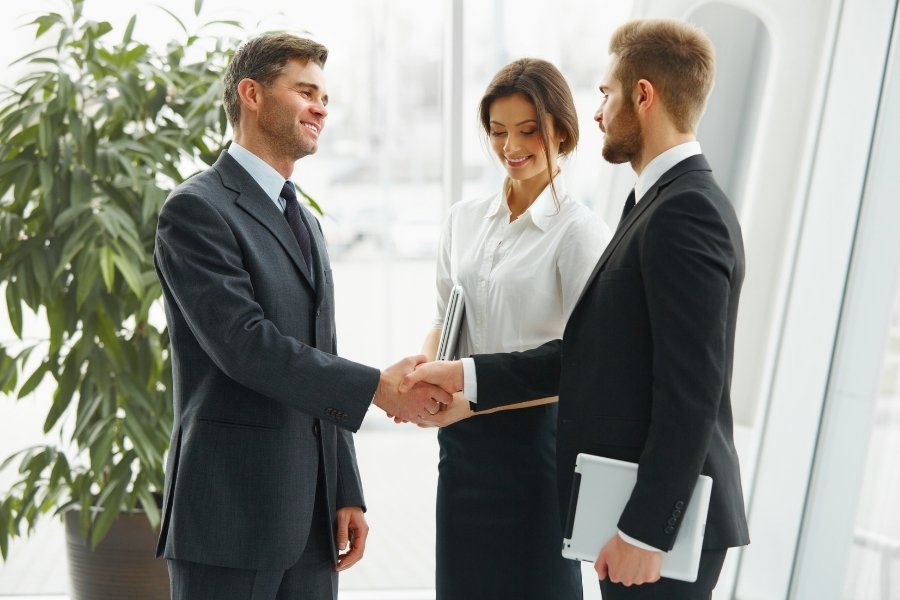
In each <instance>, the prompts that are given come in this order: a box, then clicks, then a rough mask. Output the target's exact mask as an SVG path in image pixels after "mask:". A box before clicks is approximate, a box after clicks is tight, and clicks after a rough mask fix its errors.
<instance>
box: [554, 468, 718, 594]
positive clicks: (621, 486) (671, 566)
mask: <svg viewBox="0 0 900 600" xmlns="http://www.w3.org/2000/svg"><path fill="white" fill-rule="evenodd" d="M636 481H637V464H635V463H630V462H624V461H621V460H614V459H611V458H604V457H600V456H593V455H590V454H579V455H578V458H577V459H576V460H575V479H574V481H573V483H572V500H571V502H570V504H569V516H568V519H567V520H566V531H565V533H564V536H565V538H564V539H563V548H562V554H563V556H565V557H566V558H572V559H577V560H585V561H589V562H594V561H596V560H597V556H598V555H599V554H600V550H601V549H602V548H603V546H605V545H606V543H607V542H608V541H609V540H610V539H612V536H614V535H617V532H618V523H619V518H620V517H621V516H622V511H623V510H624V509H625V505H626V504H627V503H628V499H629V498H630V497H631V491H632V489H634V484H635V482H636ZM712 483H713V482H712V479H711V478H709V477H708V476H706V475H701V476H700V478H699V479H698V480H697V485H696V486H694V493H693V495H692V496H691V499H690V501H689V502H688V504H687V507H686V508H685V513H684V518H683V520H682V523H681V528H680V529H679V530H678V536H677V537H676V538H675V545H674V546H673V547H672V549H671V550H670V551H669V552H665V553H664V554H663V557H662V563H661V566H660V575H662V576H663V577H669V578H670V579H680V580H682V581H696V580H697V569H698V567H699V566H700V552H701V550H702V549H703V533H704V530H705V529H706V512H707V510H708V509H709V495H710V493H711V492H712Z"/></svg>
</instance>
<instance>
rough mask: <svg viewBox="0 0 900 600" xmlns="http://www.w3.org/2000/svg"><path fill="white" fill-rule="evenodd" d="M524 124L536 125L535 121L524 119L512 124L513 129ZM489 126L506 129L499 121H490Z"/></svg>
mask: <svg viewBox="0 0 900 600" xmlns="http://www.w3.org/2000/svg"><path fill="white" fill-rule="evenodd" d="M525 123H537V120H535V119H525V120H524V121H519V122H518V123H514V124H513V127H518V126H519V125H524V124H525ZM491 125H499V126H500V127H506V125H504V124H503V123H501V122H500V121H491Z"/></svg>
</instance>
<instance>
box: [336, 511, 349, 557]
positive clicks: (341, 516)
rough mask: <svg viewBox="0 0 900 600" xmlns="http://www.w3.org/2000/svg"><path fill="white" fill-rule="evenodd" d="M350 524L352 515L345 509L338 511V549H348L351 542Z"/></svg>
mask: <svg viewBox="0 0 900 600" xmlns="http://www.w3.org/2000/svg"><path fill="white" fill-rule="evenodd" d="M349 525H350V515H349V514H348V513H346V512H344V511H341V512H339V513H338V517H337V540H336V541H337V547H338V551H343V550H346V549H347V544H348V542H349V534H348V532H347V530H348V529H349Z"/></svg>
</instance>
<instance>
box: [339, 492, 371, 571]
mask: <svg viewBox="0 0 900 600" xmlns="http://www.w3.org/2000/svg"><path fill="white" fill-rule="evenodd" d="M341 511H347V512H348V514H349V516H348V522H349V524H348V532H349V550H348V551H347V552H346V553H344V554H341V555H340V556H339V557H338V564H337V569H336V570H337V571H346V570H347V569H349V568H350V567H352V566H353V565H355V564H356V563H358V562H359V561H360V559H362V557H363V554H364V553H365V549H366V538H368V536H369V526H368V524H366V519H365V517H364V516H363V513H362V510H360V509H358V508H351V509H341V510H340V511H338V512H341Z"/></svg>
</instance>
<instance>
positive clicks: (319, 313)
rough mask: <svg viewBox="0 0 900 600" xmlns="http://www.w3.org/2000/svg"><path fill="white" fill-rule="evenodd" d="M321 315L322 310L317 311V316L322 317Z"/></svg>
mask: <svg viewBox="0 0 900 600" xmlns="http://www.w3.org/2000/svg"><path fill="white" fill-rule="evenodd" d="M321 314H322V310H321V309H316V316H317V317H318V316H319V315H321Z"/></svg>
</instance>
